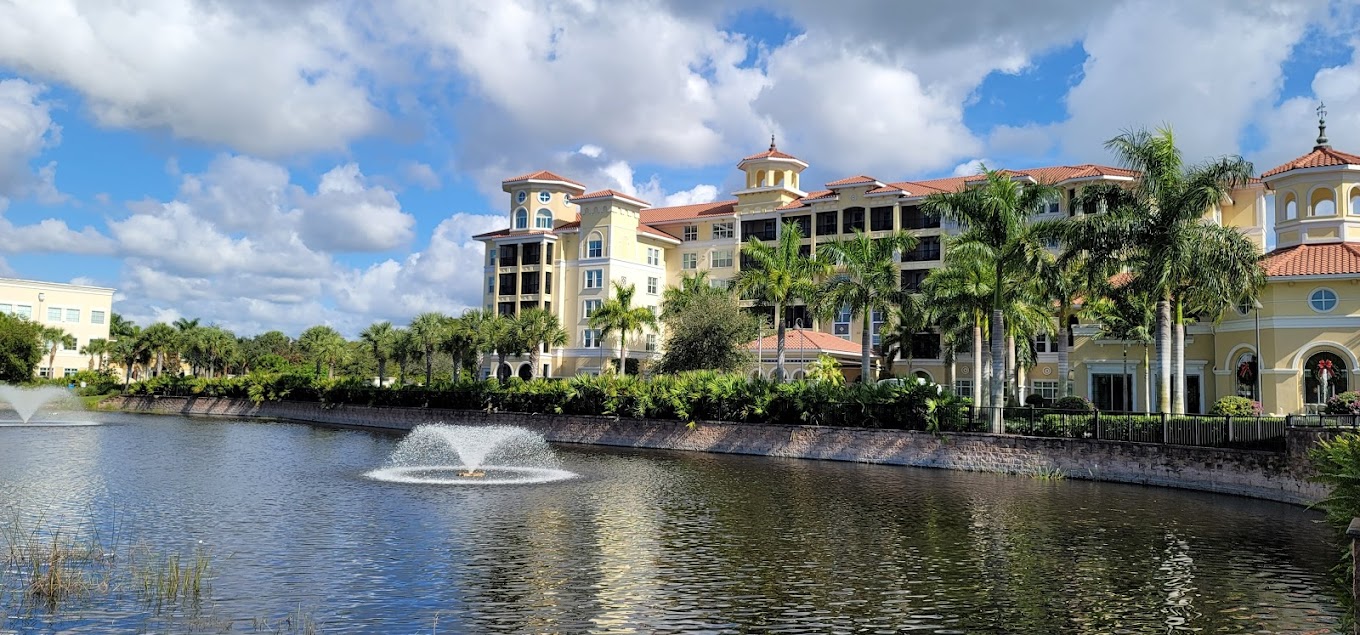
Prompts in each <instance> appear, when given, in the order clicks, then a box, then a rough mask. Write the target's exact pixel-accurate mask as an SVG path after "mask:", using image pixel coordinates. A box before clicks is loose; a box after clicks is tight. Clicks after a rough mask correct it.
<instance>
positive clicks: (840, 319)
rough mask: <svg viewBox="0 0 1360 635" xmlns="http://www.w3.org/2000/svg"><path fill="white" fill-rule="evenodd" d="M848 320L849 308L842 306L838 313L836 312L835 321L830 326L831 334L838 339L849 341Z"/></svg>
mask: <svg viewBox="0 0 1360 635" xmlns="http://www.w3.org/2000/svg"><path fill="white" fill-rule="evenodd" d="M850 318H851V315H850V307H849V306H842V307H841V308H840V310H839V311H836V321H835V323H834V324H833V325H832V330H831V332H832V333H833V334H835V335H836V336H838V337H843V338H845V339H847V340H848V339H850Z"/></svg>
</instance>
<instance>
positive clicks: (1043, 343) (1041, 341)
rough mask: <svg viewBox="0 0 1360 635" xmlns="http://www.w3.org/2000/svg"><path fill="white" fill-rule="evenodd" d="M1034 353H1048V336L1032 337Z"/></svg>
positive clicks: (1041, 334)
mask: <svg viewBox="0 0 1360 635" xmlns="http://www.w3.org/2000/svg"><path fill="white" fill-rule="evenodd" d="M1034 352H1036V353H1047V352H1048V335H1045V334H1043V333H1040V334H1038V335H1035V336H1034ZM1055 352H1056V351H1055Z"/></svg>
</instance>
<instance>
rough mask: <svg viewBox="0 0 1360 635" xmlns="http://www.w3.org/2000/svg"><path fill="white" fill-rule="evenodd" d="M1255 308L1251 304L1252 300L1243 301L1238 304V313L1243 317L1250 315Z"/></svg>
mask: <svg viewBox="0 0 1360 635" xmlns="http://www.w3.org/2000/svg"><path fill="white" fill-rule="evenodd" d="M1254 306H1255V305H1253V304H1252V303H1251V300H1242V301H1241V302H1238V303H1237V312H1238V313H1240V314H1242V315H1250V314H1251V310H1252V308H1253V307H1254Z"/></svg>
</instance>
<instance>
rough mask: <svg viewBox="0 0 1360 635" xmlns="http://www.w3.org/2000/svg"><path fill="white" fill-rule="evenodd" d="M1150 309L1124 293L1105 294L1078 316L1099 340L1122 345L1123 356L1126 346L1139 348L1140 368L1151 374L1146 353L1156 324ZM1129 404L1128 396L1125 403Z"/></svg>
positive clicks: (1134, 295) (1130, 400) (1148, 303)
mask: <svg viewBox="0 0 1360 635" xmlns="http://www.w3.org/2000/svg"><path fill="white" fill-rule="evenodd" d="M1108 290H1109V289H1107V291H1108ZM1153 306H1154V305H1153V303H1150V302H1148V301H1147V299H1146V298H1143V297H1138V296H1137V295H1136V294H1134V293H1130V292H1129V291H1128V290H1127V289H1125V290H1124V291H1123V292H1122V293H1105V294H1103V295H1102V296H1101V297H1097V298H1093V299H1092V300H1091V301H1089V302H1088V303H1087V305H1086V306H1085V307H1083V309H1082V313H1083V314H1084V315H1085V317H1086V318H1087V319H1089V320H1091V321H1093V322H1096V323H1097V324H1099V325H1100V336H1101V337H1102V338H1105V339H1111V340H1119V341H1121V342H1124V351H1125V355H1126V356H1127V354H1128V345H1129V344H1130V343H1137V344H1142V345H1143V367H1144V369H1147V370H1148V371H1149V372H1151V368H1150V367H1149V366H1148V362H1149V361H1151V360H1149V359H1148V358H1149V350H1148V349H1149V347H1150V345H1151V344H1152V340H1153V337H1152V330H1153V327H1154V324H1155V323H1156V320H1157V316H1156V312H1155V311H1154V310H1153ZM1150 378H1151V376H1150V375H1149V379H1150ZM1149 387H1151V382H1149ZM1125 390H1126V391H1129V388H1128V387H1127V386H1126V387H1125ZM1130 392H1131V391H1130ZM1144 396H1145V397H1150V395H1144ZM1132 401H1133V399H1132V396H1130V397H1129V402H1130V403H1132Z"/></svg>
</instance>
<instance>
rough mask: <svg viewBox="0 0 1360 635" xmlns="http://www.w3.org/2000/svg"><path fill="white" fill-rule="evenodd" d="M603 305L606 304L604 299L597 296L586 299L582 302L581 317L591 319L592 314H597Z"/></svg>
mask: <svg viewBox="0 0 1360 635" xmlns="http://www.w3.org/2000/svg"><path fill="white" fill-rule="evenodd" d="M602 306H604V300H600V299H595V298H592V299H590V300H586V301H585V302H583V303H582V304H581V317H583V318H585V319H587V320H588V319H590V316H592V315H595V312H596V311H599V310H600V307H602Z"/></svg>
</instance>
